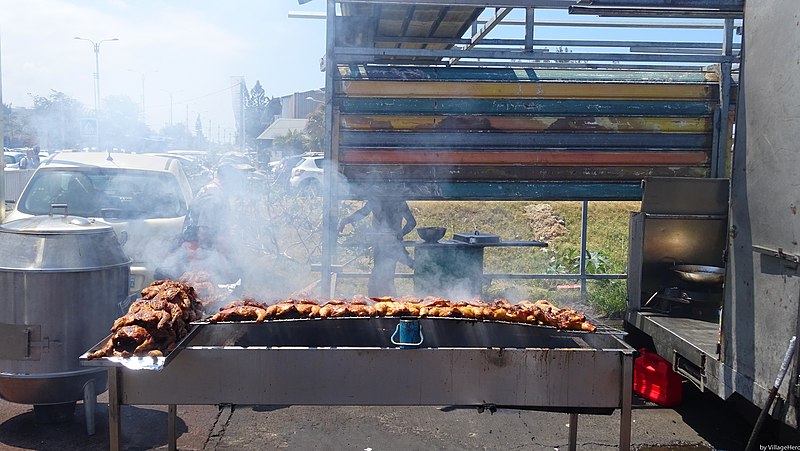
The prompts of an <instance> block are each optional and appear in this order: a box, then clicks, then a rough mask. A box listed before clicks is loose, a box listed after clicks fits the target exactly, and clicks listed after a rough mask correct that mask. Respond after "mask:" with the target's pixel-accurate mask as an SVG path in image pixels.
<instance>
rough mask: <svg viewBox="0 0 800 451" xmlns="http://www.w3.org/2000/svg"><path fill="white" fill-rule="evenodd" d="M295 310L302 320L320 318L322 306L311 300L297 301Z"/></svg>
mask: <svg viewBox="0 0 800 451" xmlns="http://www.w3.org/2000/svg"><path fill="white" fill-rule="evenodd" d="M294 308H295V309H296V310H297V314H298V315H300V317H301V318H316V317H318V316H319V310H320V305H319V304H317V303H316V302H315V301H312V300H310V299H302V300H300V301H297V303H296V304H295V306H294Z"/></svg>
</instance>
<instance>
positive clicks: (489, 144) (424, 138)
mask: <svg viewBox="0 0 800 451" xmlns="http://www.w3.org/2000/svg"><path fill="white" fill-rule="evenodd" d="M340 138H341V145H342V146H346V147H402V148H405V147H438V146H441V147H446V148H451V147H455V148H463V149H468V148H493V149H502V148H525V149H533V148H576V147H577V148H584V149H587V148H589V149H603V148H637V149H642V148H645V149H693V150H694V149H704V148H710V147H711V141H712V136H711V135H710V134H690V133H603V132H597V133H574V132H573V133H570V132H566V133H559V132H547V133H526V132H518V133H505V132H493V131H486V132H474V133H464V132H451V131H439V132H372V131H366V132H365V131H343V132H342V133H341V135H340Z"/></svg>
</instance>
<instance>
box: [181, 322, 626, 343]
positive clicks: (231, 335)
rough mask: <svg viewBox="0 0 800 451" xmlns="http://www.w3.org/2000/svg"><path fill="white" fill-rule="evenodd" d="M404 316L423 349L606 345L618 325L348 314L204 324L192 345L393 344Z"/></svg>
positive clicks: (619, 334) (615, 334) (620, 334)
mask: <svg viewBox="0 0 800 451" xmlns="http://www.w3.org/2000/svg"><path fill="white" fill-rule="evenodd" d="M401 319H418V320H419V321H420V325H421V328H422V335H423V343H422V345H421V347H423V348H489V347H497V348H573V347H587V346H588V347H603V344H602V343H601V342H602V341H603V340H604V337H607V336H608V335H613V336H618V337H619V336H622V335H624V334H625V333H624V332H621V331H619V330H616V329H613V328H610V327H608V326H604V325H602V324H598V323H597V322H595V321H593V323H594V324H598V329H597V331H596V332H593V333H592V332H586V331H573V330H559V329H557V328H555V327H551V326H541V325H535V324H521V323H510V322H504V321H487V320H475V319H469V318H418V317H380V318H376V317H344V318H301V319H277V320H268V321H264V322H255V321H237V322H218V323H209V322H206V321H201V322H195V323H192V324H195V325H202V326H203V327H202V328H201V329H200V331H199V332H198V334H197V336H196V338H195V339H194V340H193V341H192V342H191V343H190V346H242V347H249V346H267V347H284V346H286V347H289V346H297V347H379V348H394V347H397V345H395V344H393V343H392V342H391V336H392V334H393V333H394V332H395V329H396V327H397V325H398V323H399V322H400V320H401Z"/></svg>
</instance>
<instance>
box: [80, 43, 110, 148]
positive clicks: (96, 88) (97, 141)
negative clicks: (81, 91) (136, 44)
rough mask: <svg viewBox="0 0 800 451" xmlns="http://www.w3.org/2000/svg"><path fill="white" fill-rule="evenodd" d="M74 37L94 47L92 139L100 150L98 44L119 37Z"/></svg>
mask: <svg viewBox="0 0 800 451" xmlns="http://www.w3.org/2000/svg"><path fill="white" fill-rule="evenodd" d="M74 39H77V40H79V41H87V42H89V43H91V44H92V47H94V69H95V72H94V116H95V126H94V133H95V135H94V139H95V147H96V148H97V150H100V44H102V43H104V42H108V41H119V39H117V38H111V39H103V40H100V41H97V42H95V41H92V40H91V39H86V38H81V37H79V36H75V38H74Z"/></svg>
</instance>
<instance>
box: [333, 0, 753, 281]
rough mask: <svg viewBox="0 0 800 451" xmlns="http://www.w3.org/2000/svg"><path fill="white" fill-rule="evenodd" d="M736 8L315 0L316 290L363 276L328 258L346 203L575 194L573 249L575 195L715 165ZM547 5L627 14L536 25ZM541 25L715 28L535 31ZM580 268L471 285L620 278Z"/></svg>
mask: <svg viewBox="0 0 800 451" xmlns="http://www.w3.org/2000/svg"><path fill="white" fill-rule="evenodd" d="M743 3H744V1H743V0H703V1H699V2H698V1H678V2H676V1H673V0H656V1H646V2H640V1H603V2H593V3H592V5H584V4H578V2H577V1H575V0H468V1H458V2H456V1H452V0H421V1H409V0H382V1H378V0H328V7H327V14H326V16H327V17H326V26H327V48H326V55H325V73H326V83H325V105H324V106H325V121H326V127H327V133H326V139H325V162H326V164H327V166H326V170H325V172H324V180H323V185H324V189H323V210H324V218H323V246H322V257H321V262H320V263H321V264H320V269H321V273H322V274H321V278H322V284H321V287H322V292H323V293H325V294H329V293H333V292H334V291H335V281H336V280H341V279H342V278H347V277H364V276H365V274H363V273H354V272H347V271H346V268H345V269H344V270H343V269H341V263H342V260H343V258H341V256H340V255H339V253H338V252H337V246H338V244H337V234H336V232H335V229H336V227H335V224H336V223H337V222H338V219H339V211H340V208H341V206H342V204H343V202H344V201H346V200H351V199H365V198H366V197H367V196H370V197H378V198H381V197H383V198H401V199H406V200H414V199H420V200H501V201H502V200H530V201H542V200H579V201H583V207H584V215H583V225H582V231H583V234H582V235H583V236H582V243H581V251H582V252H581V256H585V255H586V252H585V251H586V216H587V215H586V210H587V209H588V202H590V201H604V200H638V199H640V198H641V194H642V191H641V180H642V179H643V178H645V177H650V176H667V177H703V178H705V177H720V176H724V175H725V167H726V165H727V160H726V157H727V155H728V154H727V152H726V149H727V148H729V140H730V136H731V124H732V121H731V120H730V118H729V114H728V113H729V111H730V107H731V105H732V104H733V99H732V97H731V96H730V92H731V86H732V85H733V84H734V81H735V77H733V76H732V73H734V72H735V64H736V63H737V62H738V55H737V52H738V46H737V45H736V44H735V40H734V31H735V29H736V28H737V27H740V26H741V25H740V22H739V19H738V18H740V17H741V16H742V8H743ZM597 8H603V9H602V10H598V9H597ZM546 9H561V10H569V11H570V12H571V13H574V14H589V15H598V14H599V15H611V16H633V17H640V18H639V19H637V20H635V21H634V20H626V21H614V20H606V19H603V20H579V19H575V20H561V21H552V20H543V19H542V18H540V16H537V11H541V10H546ZM664 18H674V19H683V18H692V20H685V21H684V20H674V21H673V20H670V21H665V20H663V19H664ZM698 18H700V19H702V20H698ZM554 26H558V27H561V28H563V30H562V31H565V32H569V31H570V30H574V29H575V27H603V28H605V29H608V28H611V27H616V28H619V29H623V30H630V29H633V30H636V29H637V28H648V27H655V28H666V29H674V30H684V29H716V30H719V31H720V33H719V35H717V37H716V38H717V39H718V41H716V42H673V41H670V40H669V39H670V38H671V37H670V38H668V40H659V41H641V40H632V39H619V40H613V39H574V38H573V39H541V38H538V37H537V33H540V31H539V30H542V29H545V28H550V27H554ZM509 29H513V32H509V33H505V34H504V33H501V32H500V31H501V30H509ZM709 40H710V41H713V39H710V38H709ZM553 47H556V48H555V49H554V48H553ZM565 48H566V49H567V50H564V49H565ZM570 48H575V51H574V52H572V51H570V50H569V49H570ZM585 267H586V265H585V258H583V257H582V258H581V265H580V271H579V274H565V275H546V274H492V275H488V276H487V275H485V276H484V281H486V280H491V279H492V278H512V279H525V278H527V279H542V278H550V279H558V278H561V279H573V280H574V279H579V280H581V288H582V290H581V291H582V294H583V293H585V292H586V281H587V280H588V279H594V278H600V277H598V276H602V278H606V279H611V278H624V277H625V275H624V274H603V275H593V274H588V273H587V271H586V269H585Z"/></svg>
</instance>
